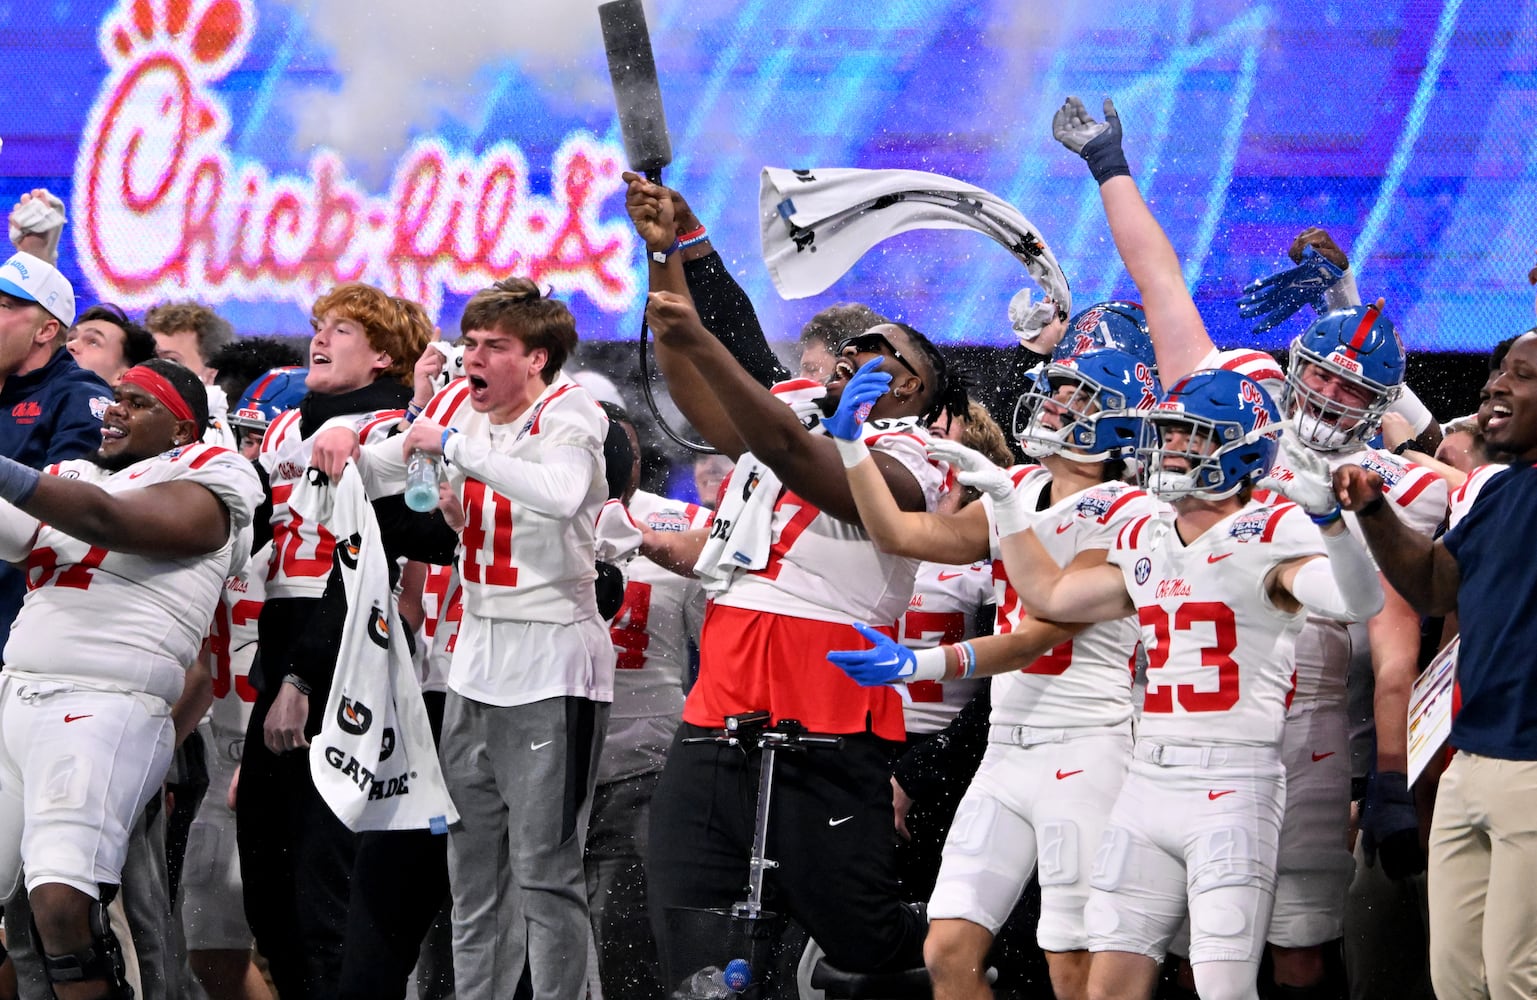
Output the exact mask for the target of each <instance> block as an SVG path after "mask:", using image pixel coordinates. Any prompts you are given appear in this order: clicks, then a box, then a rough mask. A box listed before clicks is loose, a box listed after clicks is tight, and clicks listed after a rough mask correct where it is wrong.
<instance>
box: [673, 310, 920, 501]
mask: <svg viewBox="0 0 1537 1000" xmlns="http://www.w3.org/2000/svg"><path fill="white" fill-rule="evenodd" d="M646 315H647V317H648V318H649V319H650V321H651V327H652V329H653V330H654V331H656V335H657V344H658V346H659V348H660V347H662V345H665V347H666V349H667V350H668V351H671V352H676V354H677V356H678V358H679V359H680V360H682V361H685V362H686V363H687V365H688V367H690V368H692V370H693V372H694V374H695V375H697V376H698V377H699V381H698V389H697V391H698V392H701V393H704V394H707V395H709V396H710V397H711V398H712V403H713V406H714V408H715V409H716V410H717V411H719V412H725V407H726V406H727V405H728V403H729V406H730V410H729V417H727V422H728V423H729V424H731V425H732V426H733V427H734V437H735V439H736V441H737V442H738V446H739V452H738V453H740V451H741V450H746V451H751V452H752V453H753V456H754V457H755V458H757V459H758V460H759V461H761V462H763V463H764V464H765V465H767V466H768V467H769V468H771V469H773V470H774V473H775V475H777V476H778V477H779V479H780V481H781V482H782V483H783V484H784V485H785V486H786V487H787V488H788V489H790V490H792V491H793V492H795V493H796V494H797V495H799V496H801V497H804V498H805V499H806V500H809V501H810V502H811V503H812V504H814V505H815V506H817V507H819V508H820V509H822V510H824V511H826V512H827V513H829V514H831V515H832V516H833V517H836V518H838V519H839V520H840V521H846V522H848V523H850V524H859V523H860V521H859V510H858V508H857V506H856V505H855V503H854V496H853V493H852V492H851V491H850V489H849V484H848V480H847V479H846V478H845V476H844V473H843V461H842V459H840V458H839V456H838V451H837V449H836V447H834V445H833V442H832V440H831V439H830V438H828V437H824V436H818V435H813V434H811V433H810V432H809V431H807V430H806V428H805V427H804V426H802V425H801V422H800V419H799V418H798V417H796V415H795V413H794V412H793V411H792V410H791V409H790V408H789V407H788V406H786V405H785V404H784V403H782V402H780V401H779V400H778V399H777V398H776V397H775V396H774V394H773V393H771V392H769V391H768V390H767V389H765V388H764V387H763V386H761V385H759V384H758V383H757V382H755V381H753V379H752V376H750V375H749V374H748V373H747V371H746V369H744V368H743V367H742V366H741V365H739V364H737V362H736V360H735V359H734V358H732V357H731V354H730V353H729V352H728V351H727V350H726V348H725V347H724V346H723V345H722V344H721V342H720V341H719V340H716V339H715V338H714V337H713V336H711V335H710V332H709V331H708V330H706V329H705V328H704V326H703V325H702V324H701V323H700V322H699V314H698V313H697V312H695V311H694V307H693V303H692V302H690V301H689V300H688V299H686V298H684V297H682V296H680V295H677V294H675V293H672V292H665V291H663V292H652V293H651V297H650V302H649V304H648V305H647V307H646ZM669 377H670V376H669ZM673 398H674V399H677V398H678V397H677V392H676V389H675V390H674V394H673ZM680 405H681V404H680ZM685 412H686V411H685ZM695 426H696V427H697V426H699V425H697V424H696V425H695ZM700 430H701V433H705V434H706V436H707V437H708V436H709V433H708V432H706V431H704V429H703V428H700ZM711 440H712V443H713V444H715V445H716V447H719V448H721V450H722V451H726V450H727V449H726V448H725V447H724V445H723V442H722V441H716V440H714V439H713V438H712V439H711ZM872 460H873V462H874V464H875V466H876V468H877V469H879V470H880V473H881V475H882V476H883V477H884V479H885V481H886V484H887V486H888V488H889V489H890V490H891V493H892V496H894V497H895V498H896V500H897V504H898V506H899V507H901V508H902V509H903V510H923V509H925V507H926V503H925V501H924V497H923V491H922V489H921V488H920V487H919V485H918V482H917V480H916V479H914V478H913V476H912V474H911V473H910V472H908V471H907V469H906V468H904V467H903V466H902V464H901V463H900V462H898V461H897V460H896V459H894V458H891V457H890V456H888V455H883V454H879V453H876V454H874V455H873V456H872Z"/></svg>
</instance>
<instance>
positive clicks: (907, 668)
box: [827, 622, 918, 687]
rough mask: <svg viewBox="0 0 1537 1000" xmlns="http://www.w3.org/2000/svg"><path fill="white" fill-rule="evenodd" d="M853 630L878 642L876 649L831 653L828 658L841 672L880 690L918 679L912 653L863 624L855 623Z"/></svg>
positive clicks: (835, 651)
mask: <svg viewBox="0 0 1537 1000" xmlns="http://www.w3.org/2000/svg"><path fill="white" fill-rule="evenodd" d="M854 628H855V629H857V630H858V631H859V634H860V635H862V636H864V637H865V638H866V639H868V640H870V641H871V642H873V643H875V646H874V648H873V649H834V650H830V651H829V652H828V654H827V658H828V659H829V660H831V661H832V662H833V664H834V665H835V666H837V667H838V669H840V670H842V671H843V672H844V673H846V674H848V675H849V676H850V677H852V678H853V679H854V680H855V682H856V683H858V684H861V685H863V686H865V687H880V686H881V685H882V684H892V683H896V682H898V681H906V680H914V679H916V678H914V676H913V675H914V674H915V673H916V672H917V669H918V659H917V657H916V656H914V655H913V651H912V650H910V649H908V648H907V647H906V646H901V645H898V644H897V643H895V642H893V641H892V640H891V639H890V638H889V637H887V636H885V635H882V634H881V633H880V632H877V631H875V629H873V628H871V627H870V626H868V625H866V624H864V623H863V622H855V623H854Z"/></svg>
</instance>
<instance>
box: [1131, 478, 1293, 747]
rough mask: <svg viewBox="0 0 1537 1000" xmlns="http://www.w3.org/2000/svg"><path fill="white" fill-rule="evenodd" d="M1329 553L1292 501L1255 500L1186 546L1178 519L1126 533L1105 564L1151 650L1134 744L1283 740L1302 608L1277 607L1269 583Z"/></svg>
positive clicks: (1135, 525) (1150, 520) (1148, 522)
mask: <svg viewBox="0 0 1537 1000" xmlns="http://www.w3.org/2000/svg"><path fill="white" fill-rule="evenodd" d="M1322 554H1323V539H1322V537H1321V536H1320V535H1319V533H1318V528H1317V527H1315V526H1314V525H1313V523H1312V522H1311V521H1310V520H1308V518H1307V515H1306V514H1304V513H1303V512H1302V510H1301V509H1299V508H1298V507H1297V506H1296V505H1294V504H1283V505H1281V506H1278V507H1265V506H1262V505H1260V504H1259V503H1256V502H1250V503H1249V504H1248V505H1247V506H1245V507H1244V508H1243V509H1242V510H1240V511H1237V512H1236V513H1234V514H1231V515H1229V516H1228V517H1226V518H1224V519H1222V520H1221V521H1218V522H1217V523H1216V524H1214V525H1212V526H1211V527H1210V528H1208V529H1207V530H1206V531H1205V532H1203V533H1202V534H1201V536H1200V537H1198V538H1197V539H1195V541H1193V542H1191V543H1190V544H1189V545H1186V544H1185V543H1184V542H1183V541H1181V539H1180V537H1179V533H1178V531H1177V530H1176V528H1175V522H1174V520H1173V519H1172V518H1160V517H1144V518H1140V519H1138V520H1136V521H1132V522H1130V523H1129V524H1127V525H1126V526H1125V527H1123V528H1122V529H1121V531H1120V533H1119V534H1118V535H1117V536H1116V539H1115V543H1114V545H1112V546H1111V548H1110V553H1109V561H1110V562H1111V563H1112V564H1114V565H1116V566H1118V567H1119V568H1120V570H1121V573H1122V575H1123V577H1124V579H1125V583H1126V592H1127V593H1128V594H1130V595H1131V599H1132V602H1133V603H1134V604H1136V606H1137V619H1138V622H1139V624H1140V625H1141V628H1142V642H1143V646H1144V648H1145V649H1146V650H1147V657H1148V671H1147V694H1146V696H1145V699H1144V701H1143V706H1142V720H1141V722H1140V724H1139V726H1138V730H1137V738H1138V739H1139V740H1144V739H1154V740H1157V741H1160V742H1166V743H1173V744H1187V745H1206V744H1212V743H1216V744H1242V745H1258V746H1279V745H1280V741H1281V726H1282V724H1283V723H1284V721H1285V719H1286V708H1287V705H1288V704H1289V702H1290V700H1291V694H1292V686H1293V675H1292V647H1293V644H1294V643H1295V641H1296V638H1297V633H1298V632H1300V631H1301V630H1302V626H1303V623H1304V622H1305V620H1306V614H1305V612H1303V611H1300V610H1299V611H1295V612H1288V611H1284V610H1282V609H1280V608H1277V607H1276V606H1275V605H1274V604H1272V603H1271V601H1270V598H1269V596H1268V595H1267V594H1266V592H1265V578H1266V576H1267V575H1269V573H1270V571H1271V569H1272V568H1274V567H1275V566H1276V565H1277V564H1279V563H1282V562H1285V561H1287V560H1290V559H1296V558H1299V557H1303V556H1310V555H1322Z"/></svg>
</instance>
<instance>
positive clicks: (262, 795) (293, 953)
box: [235, 695, 357, 1000]
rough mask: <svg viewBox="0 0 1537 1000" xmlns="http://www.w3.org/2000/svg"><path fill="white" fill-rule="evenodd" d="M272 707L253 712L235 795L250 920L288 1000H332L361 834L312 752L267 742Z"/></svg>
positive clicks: (264, 703) (263, 702)
mask: <svg viewBox="0 0 1537 1000" xmlns="http://www.w3.org/2000/svg"><path fill="white" fill-rule="evenodd" d="M271 707H272V699H271V698H269V697H266V696H265V695H264V696H262V697H261V698H259V699H257V702H256V705H255V706H254V709H253V711H252V712H251V725H250V727H249V728H248V729H247V731H246V741H245V750H244V755H243V757H242V759H241V763H240V792H239V795H238V796H237V798H236V800H235V833H236V841H237V842H238V844H239V847H240V880H241V883H242V886H243V889H244V893H245V913H246V919H247V920H248V921H249V922H250V924H251V932H252V933H253V934H254V935H255V936H256V947H257V948H258V949H259V950H260V951H261V953H262V954H263V955H264V956H266V958H267V963H268V965H269V967H270V968H271V970H272V981H273V983H274V984H276V986H277V988H278V993H279V995H281V996H282V997H283V1000H332V998H334V997H335V996H336V986H337V983H338V981H339V980H340V976H341V968H342V951H343V943H344V941H345V940H346V931H347V906H348V903H347V896H348V884H349V882H350V879H351V874H352V866H353V861H354V858H355V856H356V852H357V834H355V833H353V832H352V831H351V830H348V829H347V828H346V827H345V826H344V825H342V822H341V821H340V820H338V819H337V818H336V814H335V813H333V812H331V809H330V807H329V806H327V805H326V803H325V800H324V799H322V798H321V797H320V793H319V792H317V791H316V790H315V783H314V782H313V781H312V780H311V778H310V764H309V754H308V752H307V751H304V750H295V751H291V752H289V753H284V754H274V753H273V752H272V751H270V750H268V749H267V746H266V744H265V743H264V742H262V726H263V724H264V723H265V722H266V719H267V711H268V709H270V708H271ZM311 708H312V709H313V708H314V705H313V704H312V705H311ZM311 714H312V716H313V714H314V713H313V712H312V713H311ZM312 735H313V734H312Z"/></svg>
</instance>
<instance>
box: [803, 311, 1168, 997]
mask: <svg viewBox="0 0 1537 1000" xmlns="http://www.w3.org/2000/svg"><path fill="white" fill-rule="evenodd" d="M1089 311H1090V312H1092V311H1093V310H1089ZM1065 342H1066V340H1065V339H1064V343H1065ZM1143 343H1144V344H1145V343H1146V341H1145V340H1143ZM887 381H889V380H886V377H885V376H884V374H883V373H879V372H875V371H869V372H864V373H861V374H860V375H858V376H856V377H855V379H854V381H853V382H851V383H850V385H849V388H848V389H847V390H845V392H844V398H843V401H842V402H840V404H839V405H840V409H841V408H844V407H848V406H853V405H854V404H856V403H858V402H859V401H861V400H862V399H865V398H866V397H868V396H869V394H870V393H872V392H875V393H878V392H879V391H881V390H883V389H884V386H885V384H887ZM1155 400H1156V390H1155V383H1154V381H1153V374H1152V371H1151V367H1150V366H1149V365H1148V364H1147V363H1145V362H1143V361H1139V360H1137V359H1136V358H1135V357H1133V356H1132V355H1130V354H1127V353H1125V352H1123V351H1120V350H1113V349H1104V348H1101V349H1091V350H1089V351H1088V353H1086V354H1083V355H1081V356H1078V357H1069V358H1068V359H1067V360H1065V361H1060V362H1058V361H1053V362H1052V363H1050V364H1049V365H1047V366H1046V368H1045V369H1044V371H1043V372H1042V373H1041V374H1040V375H1039V376H1038V377H1037V378H1036V381H1035V383H1034V385H1033V386H1032V388H1031V389H1030V390H1029V391H1027V392H1026V393H1025V394H1024V395H1022V396H1021V397H1020V400H1019V403H1018V407H1017V410H1016V419H1015V434H1016V436H1017V438H1018V440H1019V443H1020V446H1021V448H1022V449H1023V450H1024V451H1025V453H1026V455H1028V456H1029V457H1031V458H1033V459H1036V460H1038V461H1039V462H1040V464H1039V465H1026V466H1020V467H1016V468H1014V469H1010V470H1007V471H1005V470H1003V469H1001V468H998V467H996V466H994V465H992V463H991V462H989V461H988V460H987V459H986V458H984V457H983V456H981V455H980V454H978V453H977V452H975V451H972V450H971V449H967V448H963V447H961V446H959V445H956V444H953V443H950V442H943V441H936V442H935V443H934V444H933V445H931V446H930V452H931V453H932V454H935V455H938V456H941V457H943V458H945V459H947V460H949V461H950V462H951V463H952V464H953V465H955V466H956V467H958V468H963V469H967V470H970V478H971V479H982V478H984V477H985V479H986V483H987V488H986V489H985V490H984V497H983V501H982V503H978V504H972V505H971V506H969V507H966V508H964V509H962V510H961V511H960V512H959V513H957V514H954V515H944V514H923V513H910V512H904V511H902V510H900V509H899V508H898V507H897V504H896V502H895V500H893V499H892V497H891V494H890V492H889V491H887V490H886V489H885V487H884V484H883V482H882V480H881V478H880V476H879V475H878V474H877V473H876V471H875V468H874V466H873V463H870V462H869V461H867V460H866V455H865V452H864V451H863V450H862V449H863V446H862V445H861V443H860V442H859V441H858V440H857V439H855V440H850V441H843V440H841V439H839V438H838V437H837V435H836V433H835V440H836V441H837V443H838V445H839V451H840V453H841V454H843V456H844V463H845V465H846V466H847V467H848V476H849V483H850V487H851V488H852V490H853V493H854V498H855V500H856V501H857V502H858V503H859V510H860V516H861V519H862V521H863V523H864V524H865V525H866V527H867V529H868V530H869V531H870V533H871V537H872V538H874V539H875V541H876V544H877V545H879V546H881V547H882V548H883V549H886V550H887V551H891V552H895V553H898V554H902V555H908V556H913V557H921V558H925V559H929V560H933V561H935V562H939V563H955V564H961V563H966V562H970V561H973V560H976V559H982V558H990V559H991V561H992V569H993V578H994V581H995V588H996V589H995V595H994V596H995V599H996V601H997V609H998V611H997V619H998V624H997V632H998V635H996V636H994V637H991V638H987V639H979V640H976V641H975V642H972V643H957V644H949V645H945V646H941V647H938V648H934V649H926V650H922V651H920V652H918V653H916V654H914V653H913V652H911V651H908V650H904V649H901V648H899V647H897V646H896V645H895V644H893V643H891V642H890V640H887V639H885V638H884V637H883V636H881V635H880V633H878V632H875V631H874V630H872V629H868V628H861V629H860V631H861V633H863V634H864V635H865V637H866V638H868V639H870V640H871V641H872V642H874V643H875V644H876V645H875V648H874V649H872V650H866V651H859V652H852V653H850V652H834V653H832V654H830V656H829V658H830V659H832V660H833V661H834V662H835V663H838V664H839V665H840V666H843V667H844V669H846V670H848V671H849V672H850V674H851V675H852V676H854V677H855V678H856V679H857V680H860V681H861V683H883V682H890V681H898V680H900V681H905V682H908V683H909V684H913V683H924V682H932V681H948V680H951V679H953V678H957V677H960V678H966V677H973V676H987V675H993V674H998V675H1000V676H999V677H998V679H997V680H995V681H994V683H993V691H992V704H993V707H992V715H991V723H992V730H991V737H990V743H989V746H988V748H987V752H986V755H985V756H984V757H983V760H982V765H981V767H980V768H979V770H978V771H977V774H976V777H975V778H974V779H973V781H972V784H971V787H970V788H969V789H968V790H967V792H966V795H965V797H964V798H963V799H962V801H961V805H960V808H959V809H958V810H957V812H956V818H955V823H954V824H953V825H952V827H951V832H950V836H949V838H948V839H947V840H946V843H945V849H944V860H943V863H942V864H941V867H940V872H939V879H938V882H937V884H936V886H935V888H934V892H933V895H932V897H931V898H930V900H929V918H930V921H931V924H930V929H929V935H928V939H927V941H926V942H925V945H924V957H925V961H926V962H927V964H928V967H929V969H930V972H931V975H932V976H933V980H934V988H935V995H936V996H939V997H945V998H951V997H976V998H982V997H987V996H990V995H991V990H990V988H989V986H988V983H987V980H986V979H985V972H986V961H985V959H986V957H987V953H988V950H989V949H990V948H991V946H992V942H993V938H994V937H995V936H996V935H997V934H998V930H999V928H1000V927H1001V926H1002V925H1003V923H1004V921H1005V920H1006V919H1007V918H1008V916H1009V914H1010V912H1011V911H1012V910H1013V909H1014V906H1015V904H1016V903H1017V902H1018V900H1019V897H1020V894H1021V892H1022V891H1023V890H1024V887H1025V885H1026V883H1027V882H1028V881H1029V879H1030V876H1031V874H1032V873H1033V872H1034V870H1035V869H1036V867H1037V865H1038V864H1039V866H1040V883H1041V922H1040V925H1039V928H1038V931H1037V940H1038V941H1039V943H1040V946H1041V948H1042V949H1044V950H1045V952H1046V956H1047V962H1048V965H1049V967H1050V970H1051V980H1052V986H1053V988H1054V990H1055V991H1056V994H1057V996H1058V997H1063V998H1068V997H1081V996H1083V995H1084V989H1085V985H1086V977H1087V973H1088V965H1089V955H1088V951H1087V948H1088V936H1087V934H1086V932H1085V928H1084V923H1083V907H1084V901H1085V900H1086V899H1087V897H1088V891H1089V885H1088V862H1089V859H1090V858H1091V857H1092V854H1093V851H1094V848H1095V845H1096V844H1097V843H1098V842H1099V835H1100V832H1101V831H1102V830H1103V828H1104V820H1105V817H1106V815H1107V814H1108V813H1109V810H1110V805H1111V803H1112V802H1114V800H1115V796H1116V793H1117V792H1118V791H1119V789H1120V784H1121V779H1122V777H1123V776H1124V774H1125V771H1126V765H1127V762H1128V760H1129V758H1130V752H1131V717H1132V703H1131V671H1130V670H1129V664H1130V663H1131V660H1132V657H1133V652H1134V650H1135V648H1136V644H1137V630H1136V626H1135V624H1134V623H1133V622H1132V621H1131V619H1130V618H1126V619H1123V620H1121V621H1110V622H1105V623H1103V624H1097V625H1094V626H1091V627H1090V628H1087V629H1083V630H1081V631H1078V634H1077V635H1074V634H1073V633H1074V632H1075V631H1077V630H1074V629H1062V628H1060V627H1058V626H1055V625H1052V624H1049V623H1044V622H1039V621H1034V620H1030V619H1028V618H1026V616H1025V615H1024V614H1023V611H1022V608H1021V603H1020V596H1019V593H1018V592H1017V590H1016V588H1017V587H1018V586H1021V583H1019V582H1018V581H1023V580H1026V579H1027V578H1022V577H1019V576H1015V575H1013V574H1012V573H1010V572H1007V571H1006V569H1005V567H1004V565H1003V563H1002V561H1001V553H1000V551H999V549H998V538H999V536H1000V534H1009V533H1012V532H1015V531H1021V530H1025V529H1028V528H1031V527H1033V526H1038V527H1040V528H1041V532H1040V537H1041V538H1042V539H1043V540H1044V542H1045V543H1046V544H1047V545H1048V546H1049V548H1050V552H1051V558H1052V559H1053V560H1054V561H1055V563H1056V564H1057V565H1059V566H1066V565H1068V564H1070V563H1071V564H1073V565H1079V564H1081V563H1087V562H1102V561H1103V559H1104V555H1105V551H1106V549H1108V548H1109V545H1110V541H1111V540H1112V539H1113V538H1114V537H1115V534H1116V533H1117V532H1118V531H1119V530H1120V528H1121V527H1123V526H1124V525H1126V524H1127V523H1129V522H1130V521H1132V520H1135V519H1137V518H1139V517H1143V516H1147V515H1150V514H1153V513H1156V512H1157V511H1158V510H1159V505H1158V504H1157V502H1156V501H1154V500H1153V499H1152V498H1151V497H1149V496H1148V495H1147V494H1146V493H1144V492H1143V491H1141V490H1138V489H1136V488H1134V487H1132V486H1129V485H1127V484H1126V483H1124V482H1121V481H1120V480H1121V477H1122V475H1123V473H1124V469H1125V465H1124V462H1123V461H1122V460H1121V457H1122V454H1123V451H1124V450H1125V449H1127V448H1129V447H1131V446H1132V445H1134V443H1135V441H1136V439H1137V437H1136V435H1137V432H1138V429H1139V426H1140V423H1139V421H1138V420H1137V418H1136V417H1135V416H1134V415H1133V414H1134V412H1135V411H1136V410H1137V409H1138V408H1141V407H1146V406H1150V405H1152V403H1153V402H1154V401H1155ZM966 481H968V480H966V479H963V482H966ZM977 485H979V486H980V485H981V483H980V482H978V483H977ZM999 496H1001V497H1004V498H1005V501H1004V503H1003V504H1002V505H1000V504H999V502H998V497H999ZM1004 513H1007V514H1008V515H1010V516H1012V517H1013V518H1014V520H1006V519H1004V518H1003V516H1002V515H1003V514H1004ZM1048 528H1049V530H1048Z"/></svg>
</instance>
